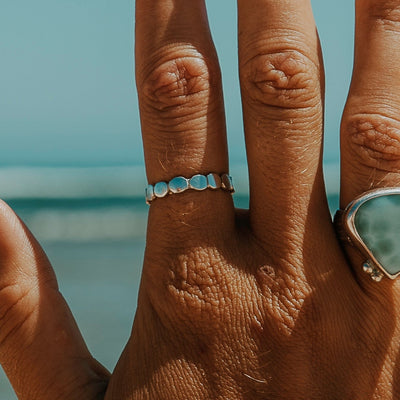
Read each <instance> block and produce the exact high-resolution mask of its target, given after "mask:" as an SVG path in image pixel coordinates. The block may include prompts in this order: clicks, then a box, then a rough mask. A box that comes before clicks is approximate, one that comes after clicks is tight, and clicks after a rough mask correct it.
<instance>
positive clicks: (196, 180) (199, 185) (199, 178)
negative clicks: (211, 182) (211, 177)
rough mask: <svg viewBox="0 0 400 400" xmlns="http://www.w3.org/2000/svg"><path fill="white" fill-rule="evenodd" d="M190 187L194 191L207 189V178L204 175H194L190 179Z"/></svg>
mask: <svg viewBox="0 0 400 400" xmlns="http://www.w3.org/2000/svg"><path fill="white" fill-rule="evenodd" d="M189 185H190V188H191V189H194V190H204V189H207V185H208V182H207V177H205V176H204V175H194V176H192V177H191V178H190V182H189Z"/></svg>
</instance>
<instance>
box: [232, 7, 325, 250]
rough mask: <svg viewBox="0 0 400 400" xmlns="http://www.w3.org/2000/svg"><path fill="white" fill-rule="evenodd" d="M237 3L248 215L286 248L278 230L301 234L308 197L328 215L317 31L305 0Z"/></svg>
mask: <svg viewBox="0 0 400 400" xmlns="http://www.w3.org/2000/svg"><path fill="white" fill-rule="evenodd" d="M238 5H239V58H240V61H239V64H240V77H241V89H242V100H243V113H244V125H245V132H246V144H247V155H248V164H249V175H250V215H251V223H252V228H253V231H254V232H255V234H256V236H257V237H259V238H261V240H263V241H264V240H265V241H268V243H269V245H272V246H274V247H276V246H278V247H280V246H284V247H285V248H286V247H287V245H286V244H285V243H283V241H282V232H283V231H284V232H286V233H287V232H289V233H291V234H292V235H291V236H292V237H294V238H296V240H298V239H300V240H301V241H302V238H303V237H304V226H305V224H306V221H305V219H306V218H307V217H308V216H310V212H309V207H310V205H311V207H312V211H313V212H314V214H315V213H316V212H317V213H319V214H321V215H323V216H324V217H325V216H326V217H327V215H328V213H327V207H326V200H325V192H324V185H323V179H322V172H321V171H322V167H321V148H322V146H321V141H322V124H323V102H322V95H323V90H324V88H323V81H324V79H323V67H322V57H321V51H320V46H319V39H318V34H317V31H316V27H315V22H314V18H313V13H312V8H311V3H310V1H309V0H281V1H275V0H238ZM313 216H314V220H316V218H315V215H313ZM325 220H326V221H327V222H328V220H329V218H325ZM266 222H268V225H267V224H266Z"/></svg>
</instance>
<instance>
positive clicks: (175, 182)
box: [168, 176, 189, 193]
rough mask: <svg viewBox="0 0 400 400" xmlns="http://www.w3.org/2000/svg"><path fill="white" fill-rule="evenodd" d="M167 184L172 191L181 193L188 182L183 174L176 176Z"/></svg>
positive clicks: (186, 187)
mask: <svg viewBox="0 0 400 400" xmlns="http://www.w3.org/2000/svg"><path fill="white" fill-rule="evenodd" d="M168 186H169V190H170V191H171V192H172V193H181V192H184V191H185V190H186V189H188V187H189V183H188V181H187V179H186V178H184V177H183V176H177V177H176V178H174V179H172V180H171V181H170V182H169V183H168Z"/></svg>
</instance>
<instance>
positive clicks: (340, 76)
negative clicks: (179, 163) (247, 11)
mask: <svg viewBox="0 0 400 400" xmlns="http://www.w3.org/2000/svg"><path fill="white" fill-rule="evenodd" d="M208 3H209V4H208V8H209V18H210V23H211V26H212V30H213V35H214V40H215V43H216V46H217V50H218V53H219V56H220V62H221V67H222V71H223V79H224V91H225V97H226V99H227V103H226V111H227V121H228V132H229V144H230V153H231V162H232V163H233V164H236V163H241V162H243V161H244V160H245V155H244V154H245V153H244V142H243V132H242V122H241V110H240V99H239V89H238V80H237V59H236V49H237V43H236V9H235V7H233V6H232V4H234V2H232V1H228V0H218V1H215V0H213V1H208ZM313 3H314V12H315V16H316V19H317V24H318V27H319V31H320V36H321V40H322V45H323V49H324V58H325V64H326V71H327V112H326V145H325V150H326V154H325V158H326V161H327V162H336V161H337V160H338V129H339V123H340V115H341V111H342V108H343V105H344V101H345V98H346V92H347V88H348V85H349V81H350V74H351V68H352V49H353V16H354V12H353V7H354V5H353V2H352V1H349V0H336V1H335V2H327V1H321V0H315V1H314V2H313ZM0 4H1V14H0V38H1V40H0V54H1V64H0V93H1V95H0V134H1V136H0V137H1V146H0V165H10V164H13V165H21V164H25V165H74V166H82V165H84V166H86V165H118V164H119V165H120V164H122V165H124V164H141V163H142V162H143V156H142V150H141V139H140V125H139V116H138V110H137V101H136V92H135V87H134V77H133V62H134V61H133V13H134V2H133V1H132V0H118V1H115V0H57V1H54V0H38V1H32V0H0Z"/></svg>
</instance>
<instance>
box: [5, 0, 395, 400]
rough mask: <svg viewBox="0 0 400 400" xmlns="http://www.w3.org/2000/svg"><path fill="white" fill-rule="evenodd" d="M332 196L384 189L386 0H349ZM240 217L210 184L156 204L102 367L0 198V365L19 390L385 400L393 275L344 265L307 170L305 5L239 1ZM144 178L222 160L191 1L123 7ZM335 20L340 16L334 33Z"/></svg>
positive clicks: (214, 165)
mask: <svg viewBox="0 0 400 400" xmlns="http://www.w3.org/2000/svg"><path fill="white" fill-rule="evenodd" d="M356 3H357V12H356V15H357V32H356V53H355V69H354V77H353V82H352V85H351V89H350V93H349V98H348V102H347V105H346V109H345V112H344V116H343V123H342V132H341V137H342V180H341V206H342V207H344V206H345V205H346V204H347V203H349V202H350V201H351V200H352V199H353V198H354V197H355V196H357V195H359V194H361V193H362V192H364V191H366V190H368V189H370V188H373V187H384V186H396V185H397V186H398V185H399V184H400V179H399V170H400V163H399V154H400V142H399V133H398V129H399V124H400V122H399V116H398V109H399V106H400V78H399V76H400V74H399V72H400V71H399V67H398V65H400V53H399V51H398V50H399V44H398V37H399V34H400V1H394V0H358V1H356ZM238 4H239V65H240V78H241V89H242V102H243V111H244V126H245V131H246V143H247V154H248V164H249V179H250V210H249V211H238V210H235V209H234V207H233V203H232V199H231V196H229V194H227V193H226V192H224V191H222V190H217V191H211V190H205V191H202V192H194V191H187V192H185V193H183V194H179V195H169V196H167V197H165V198H164V199H156V200H155V201H154V202H153V203H152V205H151V207H150V214H149V225H148V236H147V248H146V255H145V262H144V269H143V277H142V283H141V289H140V295H139V304H138V308H137V313H136V318H135V322H134V326H133V331H132V336H131V338H130V340H129V342H128V344H127V347H126V349H125V351H124V352H123V354H122V357H121V359H120V361H119V363H118V365H117V367H116V370H115V371H114V373H113V375H112V376H111V379H110V380H109V374H108V373H107V372H106V371H105V370H104V369H103V368H102V367H101V366H99V365H98V364H97V363H96V361H94V360H93V358H92V357H91V356H90V354H89V353H88V350H87V349H86V347H85V345H84V343H83V341H82V339H81V337H80V334H79V332H78V329H77V328H76V326H75V323H74V321H73V318H72V316H71V314H70V312H69V310H68V307H67V306H66V304H65V303H64V301H63V299H62V297H61V295H60V294H59V292H58V289H57V284H56V281H55V277H54V274H53V272H52V269H51V267H50V265H49V263H48V261H47V259H46V258H45V256H44V253H43V252H42V250H41V249H40V247H39V245H38V244H37V243H36V242H35V240H34V239H33V237H32V235H31V234H30V233H29V232H28V231H27V229H26V228H25V227H24V226H23V225H22V224H21V222H20V221H19V220H18V219H17V218H16V217H15V215H14V214H13V213H12V212H11V210H10V209H9V208H8V207H7V206H6V205H2V206H1V209H0V210H1V214H0V252H1V254H2V274H1V279H0V288H1V290H0V361H1V363H2V365H3V367H4V369H5V371H6V373H7V374H8V376H9V378H10V380H11V382H12V384H13V386H14V388H15V390H16V391H17V393H18V396H19V399H29V400H36V399H40V400H47V399H49V400H50V399H52V400H54V399H60V400H67V399H68V400H69V399H71V400H72V399H73V400H76V399H88V400H95V399H96V400H97V399H106V400H110V399H112V400H113V399H115V400H128V399H129V400H133V399H165V400H172V399H173V400H177V399H191V400H194V399H221V400H222V399H229V400H231V399H232V400H233V399H243V398H245V399H324V400H325V399H341V400H345V399H349V400H355V399H362V400H366V399H393V398H398V397H399V396H400V385H399V383H398V382H399V377H400V360H399V347H400V341H399V339H400V332H399V328H400V321H399V313H400V311H399V310H400V308H399V298H400V297H399V294H400V284H399V281H390V280H389V279H384V280H383V281H382V282H381V283H380V284H377V283H375V282H372V280H370V279H369V277H368V276H367V275H365V274H364V273H363V272H362V271H361V268H360V265H361V263H362V261H363V259H362V257H361V256H360V255H359V254H358V253H356V252H355V251H353V250H351V249H348V255H349V257H348V258H346V257H345V254H344V253H343V251H342V249H341V247H340V244H339V242H338V240H337V238H336V235H335V233H334V230H333V227H332V223H331V217H330V214H329V211H328V207H327V202H326V196H325V191H324V183H323V177H322V164H321V157H322V155H321V153H322V145H321V143H322V129H323V94H324V80H323V76H324V73H323V66H322V56H321V52H320V47H319V41H318V36H317V33H316V28H315V24H314V20H313V16H312V10H311V6H310V2H309V1H308V0H297V1H293V0H281V1H274V0H239V1H238ZM136 8H137V10H136V20H137V31H136V38H137V46H136V59H137V65H136V72H137V85H138V92H139V100H140V111H141V120H142V129H143V141H144V149H145V158H146V167H147V174H148V180H149V182H150V183H154V182H158V181H162V180H164V181H168V180H170V179H171V178H172V177H174V176H178V175H183V176H186V177H190V176H192V175H194V174H196V173H203V174H205V173H208V172H218V173H224V172H227V171H228V156H227V146H226V138H225V122H224V111H223V110H224V107H223V102H222V89H221V81H220V72H219V68H218V61H217V57H216V54H215V50H214V47H213V44H212V41H211V37H210V33H209V30H208V26H207V17H206V12H205V8H204V4H203V1H201V0H193V1H191V2H188V1H187V0H154V1H148V0H137V1H136ZM338 29H339V27H338Z"/></svg>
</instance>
